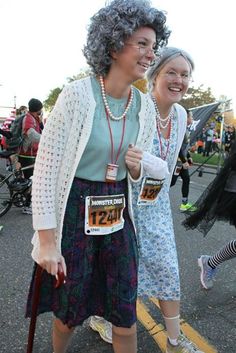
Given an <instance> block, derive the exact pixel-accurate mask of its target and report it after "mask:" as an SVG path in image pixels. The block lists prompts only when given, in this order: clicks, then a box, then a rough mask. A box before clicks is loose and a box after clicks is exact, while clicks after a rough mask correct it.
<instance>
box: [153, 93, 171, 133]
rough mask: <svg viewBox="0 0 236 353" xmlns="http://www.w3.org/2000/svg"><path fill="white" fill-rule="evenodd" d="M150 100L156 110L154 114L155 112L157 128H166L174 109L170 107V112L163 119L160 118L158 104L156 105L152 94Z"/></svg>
mask: <svg viewBox="0 0 236 353" xmlns="http://www.w3.org/2000/svg"><path fill="white" fill-rule="evenodd" d="M152 101H153V103H154V106H155V111H156V114H157V124H158V126H159V128H162V129H166V128H167V126H168V125H169V123H170V120H171V119H172V118H173V116H174V109H173V108H171V111H170V114H169V115H168V116H167V117H166V118H165V119H162V118H161V115H160V112H159V109H158V106H157V101H156V98H155V97H154V96H152Z"/></svg>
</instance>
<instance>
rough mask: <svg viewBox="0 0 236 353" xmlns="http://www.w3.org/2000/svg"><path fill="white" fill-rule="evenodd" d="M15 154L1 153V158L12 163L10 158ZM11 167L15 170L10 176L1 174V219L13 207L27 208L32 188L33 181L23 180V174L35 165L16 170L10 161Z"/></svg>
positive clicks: (9, 152)
mask: <svg viewBox="0 0 236 353" xmlns="http://www.w3.org/2000/svg"><path fill="white" fill-rule="evenodd" d="M14 154H16V153H15V152H12V151H2V152H0V158H5V159H8V160H9V161H10V157H11V156H12V155H14ZM10 166H11V167H12V169H13V170H11V171H10V172H9V173H8V174H6V175H3V174H0V217H2V216H3V215H5V214H6V213H7V212H8V211H9V210H10V208H11V207H12V206H13V205H14V206H16V207H20V208H21V207H25V206H26V200H27V194H28V193H29V192H30V188H31V186H32V180H31V179H25V178H23V176H22V172H24V170H27V169H31V168H33V167H34V165H33V164H32V165H29V166H27V167H23V168H20V169H19V170H14V168H13V166H12V163H11V161H10Z"/></svg>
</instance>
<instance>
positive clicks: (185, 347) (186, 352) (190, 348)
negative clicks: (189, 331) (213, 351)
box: [166, 334, 204, 353]
mask: <svg viewBox="0 0 236 353" xmlns="http://www.w3.org/2000/svg"><path fill="white" fill-rule="evenodd" d="M166 353H204V352H202V351H200V350H199V349H198V348H197V347H196V346H195V345H194V344H193V343H192V342H190V341H189V340H188V339H187V337H185V336H184V335H183V334H181V335H179V338H178V345H177V346H173V345H172V344H171V343H170V342H169V340H168V339H167V345H166Z"/></svg>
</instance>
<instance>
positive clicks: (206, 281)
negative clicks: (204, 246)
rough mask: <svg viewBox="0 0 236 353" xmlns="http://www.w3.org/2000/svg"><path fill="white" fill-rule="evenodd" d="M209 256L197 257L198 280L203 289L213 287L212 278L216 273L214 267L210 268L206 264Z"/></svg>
mask: <svg viewBox="0 0 236 353" xmlns="http://www.w3.org/2000/svg"><path fill="white" fill-rule="evenodd" d="M209 258H210V256H208V255H202V256H201V257H199V259H198V266H199V267H200V269H201V273H200V280H201V284H202V286H203V287H204V288H205V289H211V288H212V287H213V278H214V276H215V275H216V268H212V267H211V266H209V265H208V260H209Z"/></svg>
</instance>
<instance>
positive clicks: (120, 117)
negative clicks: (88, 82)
mask: <svg viewBox="0 0 236 353" xmlns="http://www.w3.org/2000/svg"><path fill="white" fill-rule="evenodd" d="M99 82H100V86H101V91H102V100H103V103H104V106H105V109H106V111H107V113H108V115H109V117H110V118H111V119H112V120H121V119H123V118H124V117H125V116H126V114H127V113H128V110H129V109H130V107H131V104H132V102H133V97H134V91H133V87H132V86H131V88H130V94H129V98H128V102H127V105H126V108H125V111H124V113H123V114H122V115H120V116H114V115H113V114H112V112H111V110H110V107H109V104H108V101H107V97H106V91H105V84H104V78H103V76H99Z"/></svg>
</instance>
